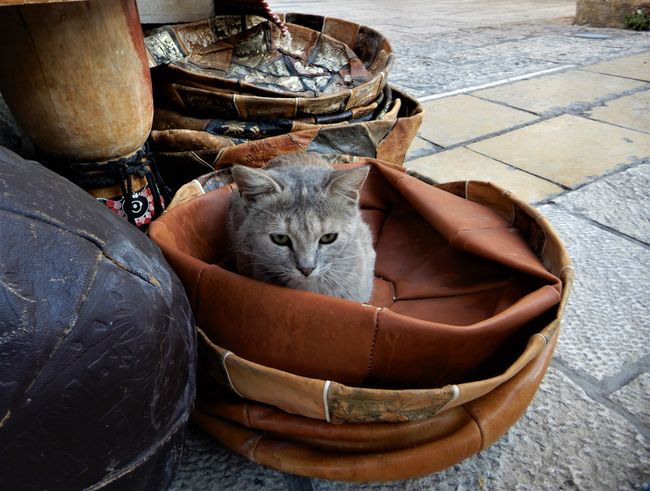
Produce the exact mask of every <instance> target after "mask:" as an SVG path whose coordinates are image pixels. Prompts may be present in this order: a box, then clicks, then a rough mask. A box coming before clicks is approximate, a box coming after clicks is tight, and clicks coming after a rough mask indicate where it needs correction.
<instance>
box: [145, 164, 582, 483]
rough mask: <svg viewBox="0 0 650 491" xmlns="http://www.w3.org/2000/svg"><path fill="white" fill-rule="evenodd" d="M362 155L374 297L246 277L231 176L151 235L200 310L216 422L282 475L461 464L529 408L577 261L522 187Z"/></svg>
mask: <svg viewBox="0 0 650 491" xmlns="http://www.w3.org/2000/svg"><path fill="white" fill-rule="evenodd" d="M356 160H357V163H356V164H351V165H370V166H371V171H370V174H369V178H368V180H367V182H366V184H365V185H364V188H363V190H362V196H361V207H362V210H363V214H364V218H365V220H366V221H367V223H368V224H369V225H370V227H371V229H372V231H373V236H374V237H375V247H376V251H377V263H376V269H375V275H376V278H375V290H374V294H373V298H372V300H371V302H370V303H369V304H367V305H364V304H358V303H355V302H350V301H347V300H342V299H337V298H332V297H326V296H322V295H317V294H313V293H309V292H301V291H295V290H290V289H286V288H282V287H278V286H274V285H268V284H264V283H260V282H257V281H255V280H252V279H249V278H245V277H243V276H240V275H238V274H237V273H236V272H235V271H234V270H233V268H232V265H231V264H230V261H229V259H228V256H227V250H228V240H227V236H226V233H225V223H224V219H225V210H226V207H227V205H228V201H229V198H230V194H231V192H232V191H233V187H232V185H227V186H225V187H221V188H219V189H216V190H214V191H211V192H208V193H206V194H203V195H202V196H200V197H196V198H194V199H190V200H189V201H187V202H185V203H184V204H181V205H179V206H176V207H174V208H173V209H171V210H169V211H168V212H166V213H165V214H164V215H163V216H162V217H161V218H160V219H159V220H157V221H156V222H154V223H153V224H152V227H151V229H150V236H151V237H152V238H153V239H154V240H155V241H156V242H157V243H158V244H159V245H160V247H161V249H162V250H163V253H164V254H165V256H166V257H167V259H168V261H169V262H170V264H171V265H172V267H173V268H174V269H175V270H176V272H177V273H178V275H179V277H180V278H181V281H182V282H183V284H184V285H185V288H186V291H187V293H188V296H189V298H190V302H191V304H192V307H193V310H194V312H195V315H196V319H197V324H198V327H199V332H200V336H199V338H200V343H199V345H200V350H201V351H200V356H199V358H200V360H201V361H200V364H201V367H200V369H199V373H200V377H199V382H200V385H199V402H198V404H197V410H196V412H195V415H194V417H195V419H196V420H197V421H198V422H199V424H200V425H201V426H203V427H204V428H205V429H206V430H207V431H209V432H210V433H212V434H213V435H214V436H215V437H217V438H218V439H220V440H221V441H222V442H224V443H225V444H226V445H227V446H228V447H229V448H231V449H233V450H234V451H236V452H238V453H241V454H242V455H245V456H247V457H248V458H251V459H252V460H255V461H256V462H260V463H262V464H264V465H268V466H271V467H275V468H278V469H280V470H283V471H287V472H294V473H297V474H302V475H309V476H319V477H325V478H330V479H346V480H386V479H399V478H404V477H411V476H415V475H420V474H425V473H430V472H433V471H436V470H440V469H443V468H445V467H447V466H449V465H453V464H454V463H456V462H458V461H459V460H462V459H463V458H466V457H468V456H469V455H471V454H473V453H475V452H477V451H478V450H480V449H481V448H484V447H485V446H487V445H489V444H490V443H491V442H492V441H494V439H496V438H498V436H500V435H501V434H502V433H503V432H505V431H506V430H507V428H508V427H509V426H510V425H511V424H513V423H514V421H516V419H517V418H519V417H520V416H521V414H523V412H524V411H525V409H526V407H527V406H528V404H529V403H530V400H531V399H532V397H533V396H534V394H535V391H536V389H537V386H538V384H539V381H540V380H541V377H542V376H543V374H544V372H545V370H546V367H547V365H548V362H549V360H550V357H551V355H552V351H553V347H554V344H555V342H556V340H557V336H558V332H559V330H558V326H559V318H560V317H561V313H562V311H563V309H564V306H565V305H566V299H567V296H568V292H569V290H570V285H571V281H572V274H573V271H572V268H571V266H570V260H569V258H568V256H567V254H566V251H565V249H564V247H563V245H562V243H561V241H559V239H558V238H557V236H556V235H555V234H554V232H553V230H552V228H551V227H550V225H549V224H548V222H547V221H546V220H545V219H544V218H543V217H542V216H540V215H539V213H538V212H537V211H536V210H534V209H533V208H532V207H530V206H529V205H528V204H526V203H524V202H521V201H520V200H518V199H517V198H515V197H512V196H511V195H510V194H509V193H508V192H505V191H502V190H500V189H499V188H497V187H495V186H493V185H491V184H487V183H481V182H473V181H468V182H456V183H448V184H443V185H439V186H434V185H432V184H431V183H428V182H424V181H423V180H421V179H418V178H416V177H413V176H409V175H407V174H406V173H405V172H404V170H403V169H401V168H398V167H396V166H393V165H388V164H385V163H381V162H378V161H376V160H374V159H364V158H357V159H356ZM347 165H350V164H347ZM237 394H238V395H239V396H242V397H239V398H238V397H237ZM427 401H428V402H427ZM325 420H326V421H325ZM327 421H337V422H339V423H340V424H332V423H329V422H327ZM389 421H390V423H389Z"/></svg>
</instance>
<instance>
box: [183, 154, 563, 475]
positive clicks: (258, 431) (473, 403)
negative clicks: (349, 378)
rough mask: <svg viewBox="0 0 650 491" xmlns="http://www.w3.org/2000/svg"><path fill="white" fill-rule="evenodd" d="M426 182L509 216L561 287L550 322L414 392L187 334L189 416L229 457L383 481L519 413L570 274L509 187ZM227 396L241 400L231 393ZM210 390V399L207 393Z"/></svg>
mask: <svg viewBox="0 0 650 491" xmlns="http://www.w3.org/2000/svg"><path fill="white" fill-rule="evenodd" d="M363 160H364V159H363V158H360V159H358V161H363ZM368 160H372V159H368ZM411 174H413V173H411ZM416 177H419V178H421V179H422V180H425V181H426V180H427V179H426V178H423V177H422V176H419V175H417V174H416ZM200 181H201V179H199V180H198V181H195V182H194V183H193V186H194V187H195V188H194V189H193V190H189V189H188V195H187V196H185V197H186V198H189V199H191V198H192V197H194V196H193V195H194V194H195V193H196V194H201V193H202V192H203V186H202V184H203V185H205V186H206V188H207V187H209V183H205V182H203V183H202V182H200ZM432 184H435V183H432ZM197 185H198V188H200V189H197V188H196V186H197ZM436 186H437V187H439V188H441V189H444V190H446V191H448V192H451V193H453V194H456V195H458V196H461V197H464V198H465V199H470V200H472V201H475V202H478V203H481V204H483V205H485V206H488V207H490V208H492V209H493V210H495V211H497V212H498V213H499V214H501V215H502V216H504V217H507V218H508V219H509V220H511V221H512V223H513V224H514V225H515V226H517V227H518V228H520V229H521V230H524V231H525V232H526V233H524V236H525V237H526V240H527V243H528V245H529V246H530V247H531V249H532V250H533V251H535V253H536V255H537V256H538V257H540V258H541V260H542V262H543V264H544V267H545V268H546V269H547V270H548V271H550V272H551V273H553V274H554V275H556V276H557V277H559V278H560V280H561V282H562V296H561V299H560V303H559V305H558V306H557V309H556V311H555V313H554V315H553V318H552V319H550V321H549V322H548V324H546V325H545V326H544V327H543V328H541V329H540V330H539V332H537V333H534V334H532V335H531V337H530V338H529V340H528V344H527V346H526V347H525V348H524V349H523V350H522V353H521V354H520V355H519V356H518V358H517V359H516V360H515V361H514V362H513V363H512V364H511V365H510V366H509V367H508V368H507V369H506V370H505V371H504V372H502V373H500V374H499V375H497V376H494V377H492V378H489V379H485V380H478V381H475V382H468V383H461V384H457V385H449V386H444V387H440V388H432V389H420V390H408V389H407V390H378V389H365V388H360V387H348V386H344V385H342V384H337V383H334V382H329V383H328V382H327V381H323V380H317V379H310V378H307V377H300V376H296V375H293V374H290V373H287V372H283V371H280V370H276V369H272V368H269V367H266V366H262V365H259V364H256V363H253V362H251V361H249V360H245V359H242V358H241V357H239V356H237V355H236V354H234V353H230V352H228V351H226V350H224V349H222V348H220V347H219V346H216V345H214V344H213V343H211V342H210V341H209V340H208V339H207V338H206V336H205V335H203V333H202V332H201V331H199V341H200V342H199V345H200V349H201V350H202V351H203V353H202V355H203V356H200V359H201V362H202V364H203V365H202V367H201V369H200V375H201V376H202V377H204V378H205V379H207V382H208V386H210V388H211V389H210V390H209V391H206V392H203V393H201V392H200V395H199V399H198V401H197V406H196V409H195V411H194V413H193V419H194V420H195V421H196V422H197V423H198V424H199V425H200V426H201V427H202V428H203V429H204V430H206V431H207V432H208V433H210V434H211V435H212V436H214V437H215V438H217V439H218V440H220V441H221V442H222V443H223V444H224V445H225V446H226V447H228V448H229V449H231V450H232V451H233V452H236V453H238V454H241V455H243V456H245V457H247V458H248V459H250V460H252V461H254V462H257V463H259V464H262V465H265V466H269V467H272V468H275V469H278V470H281V471H284V472H290V473H294V474H298V475H304V476H311V477H320V478H325V479H341V480H350V481H355V480H357V481H386V480H395V479H404V478H411V477H415V476H418V475H424V474H429V473H431V472H437V471H440V470H442V469H445V468H447V467H449V466H451V465H454V464H455V463H457V462H459V461H461V460H463V459H465V458H467V457H469V456H471V455H473V454H474V453H476V452H478V451H480V450H482V449H484V448H486V447H487V446H489V445H490V444H491V443H492V442H494V441H495V440H496V439H497V438H498V437H500V436H501V435H502V434H503V433H505V432H506V431H507V430H508V428H509V427H510V426H511V425H512V424H513V423H514V422H516V421H517V419H519V418H520V417H521V416H522V415H523V414H524V412H525V411H526V408H527V407H528V405H529V404H530V402H531V400H532V399H533V397H534V395H535V393H536V391H537V387H538V386H539V383H540V382H541V379H542V377H543V376H544V373H545V372H546V368H547V367H548V364H549V362H550V359H551V357H552V353H553V349H554V347H555V344H556V342H557V337H558V335H559V323H560V318H561V316H562V313H563V311H564V308H565V307H566V303H567V300H568V295H569V291H570V289H571V285H572V281H573V268H572V266H571V261H570V259H569V257H568V254H567V252H566V250H565V248H564V246H563V244H562V242H561V241H560V239H559V238H558V236H557V235H556V234H555V232H554V231H553V229H552V227H551V226H550V224H549V222H548V220H546V218H544V217H543V216H542V215H541V214H540V213H539V212H538V211H537V210H535V209H534V208H533V207H531V206H530V205H529V204H528V203H526V202H523V201H520V200H519V199H517V198H516V197H513V196H512V195H511V194H510V193H509V192H507V191H503V190H501V189H500V188H498V187H496V186H494V185H492V184H490V183H483V182H476V181H458V182H451V183H445V184H436ZM228 393H230V395H229V394H228ZM232 393H237V394H239V395H240V396H242V398H235V399H234V400H233V396H232ZM213 395H216V398H215V399H216V402H215V400H208V399H207V397H210V398H211V396H213ZM323 396H324V397H323ZM328 421H330V422H332V423H338V424H331V423H330V422H328Z"/></svg>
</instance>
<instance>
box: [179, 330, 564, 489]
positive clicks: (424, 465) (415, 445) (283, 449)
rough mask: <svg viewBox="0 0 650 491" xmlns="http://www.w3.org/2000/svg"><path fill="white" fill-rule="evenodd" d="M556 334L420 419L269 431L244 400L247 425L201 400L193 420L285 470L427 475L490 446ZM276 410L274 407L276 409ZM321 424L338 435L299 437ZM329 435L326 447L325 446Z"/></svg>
mask: <svg viewBox="0 0 650 491" xmlns="http://www.w3.org/2000/svg"><path fill="white" fill-rule="evenodd" d="M554 323H555V322H554ZM558 333H559V330H557V329H555V331H554V333H553V335H552V337H551V339H550V341H549V344H548V345H547V346H546V347H545V349H543V350H542V352H541V353H540V356H537V357H535V358H533V359H532V360H531V361H530V362H528V364H527V365H526V366H525V367H524V368H523V369H522V370H521V371H520V372H519V373H518V374H517V375H515V376H514V377H512V378H511V379H510V380H508V381H507V382H505V383H503V384H502V385H500V386H498V387H497V388H496V389H494V390H493V391H492V392H490V393H488V394H486V395H484V396H482V397H479V398H477V399H475V400H473V401H469V402H467V403H465V404H463V405H462V406H458V407H456V408H454V409H451V410H449V411H444V412H442V413H440V414H438V415H436V416H433V417H431V418H429V419H426V420H422V421H419V422H409V423H397V424H394V423H393V424H382V423H375V424H339V425H336V424H328V423H320V422H318V421H312V422H310V421H308V420H307V418H302V419H303V420H304V421H302V422H301V421H300V419H301V418H299V417H294V418H293V420H292V421H291V420H290V422H289V423H287V424H285V425H284V426H280V425H278V424H277V422H276V421H274V423H275V424H274V426H275V429H274V431H273V432H271V433H270V432H269V428H268V427H265V426H264V424H263V423H262V424H260V422H259V421H255V420H254V419H252V415H254V414H255V411H253V410H252V409H253V408H251V407H249V406H250V405H249V404H246V403H244V404H241V407H240V412H243V413H245V415H246V416H245V417H246V423H247V424H241V422H237V421H236V420H233V418H232V417H230V418H229V417H228V416H229V415H228V416H225V417H224V415H223V412H224V411H223V410H220V408H218V407H215V405H206V404H201V403H200V402H199V405H198V408H197V409H195V411H194V412H193V414H192V418H193V420H194V421H195V422H196V423H197V424H199V426H201V427H202V428H203V429H204V430H205V431H206V432H208V433H209V434H210V435H212V436H213V437H215V438H216V439H217V440H219V441H221V442H222V443H223V444H224V445H225V446H226V447H227V448H229V449H230V450H231V451H233V452H235V453H238V454H240V455H242V456H244V457H246V458H248V459H249V460H251V461H253V462H256V463H258V464H261V465H264V466H268V467H271V468H274V469H277V470H280V471H283V472H289V473H292V474H297V475H302V476H309V477H318V478H323V479H338V480H346V481H389V480H396V479H407V478H412V477H416V476H421V475H426V474H430V473H432V472H438V471H441V470H443V469H446V468H447V467H450V466H452V465H454V464H456V463H458V462H460V461H461V460H464V459H466V458H468V457H470V456H472V455H473V454H475V453H477V452H479V451H481V450H483V449H485V448H487V447H488V446H489V445H490V444H492V443H493V442H494V441H495V440H496V439H497V438H499V437H500V436H501V435H503V434H504V433H505V432H506V431H507V430H508V428H509V427H510V426H512V425H513V424H514V423H515V422H516V421H517V420H518V419H519V418H520V417H521V416H522V415H523V414H524V412H525V411H526V408H527V407H528V405H529V404H530V402H531V401H532V399H533V397H534V396H535V393H536V391H537V387H538V386H539V383H540V382H541V380H542V377H543V376H544V374H545V372H546V368H547V367H548V364H549V362H550V360H551V357H552V354H553V349H554V347H555V343H556V341H557V337H558ZM281 412H282V411H280V410H275V413H276V414H279V413H281ZM214 413H218V415H217V414H214ZM449 420H451V421H452V422H453V424H450V423H449ZM319 425H320V426H319ZM322 425H325V427H326V429H327V428H329V429H331V430H332V431H331V433H335V434H334V435H332V437H333V438H329V439H327V438H324V437H323V435H322V433H327V431H321V432H320V433H321V434H320V435H319V436H320V438H313V437H312V438H310V437H305V436H302V435H300V436H297V435H296V434H297V433H299V431H296V430H301V429H302V430H304V429H305V428H313V429H315V430H318V429H321V430H322V429H323V428H322ZM450 427H451V428H450ZM446 429H449V431H445V430H446ZM314 433H318V431H314ZM346 433H353V434H355V436H356V438H357V441H358V442H360V444H358V445H356V447H355V446H354V445H349V444H348V445H347V446H346V445H345V444H341V443H340V442H342V441H343V442H344V443H345V434H346ZM377 433H381V437H382V438H383V442H384V443H383V445H382V443H381V442H380V443H378V444H377V443H374V442H373V440H375V441H376V440H377V438H376V434H377ZM328 440H329V441H330V445H327V444H323V442H327V441H328ZM332 441H334V442H336V441H338V442H339V444H338V445H336V444H331V442H332Z"/></svg>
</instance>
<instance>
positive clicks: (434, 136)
mask: <svg viewBox="0 0 650 491" xmlns="http://www.w3.org/2000/svg"><path fill="white" fill-rule="evenodd" d="M423 107H424V111H425V113H424V114H425V116H424V120H423V121H422V126H421V128H420V134H421V135H422V136H423V137H424V138H426V139H427V140H429V141H432V142H433V143H435V144H437V145H440V146H442V147H449V146H451V145H454V144H457V143H462V142H465V141H468V140H472V139H474V138H477V137H479V136H481V135H486V134H488V133H496V132H498V131H503V130H505V129H508V128H512V127H514V126H518V125H521V124H524V123H529V122H531V121H534V120H535V119H536V116H534V115H532V114H530V113H527V112H524V111H519V110H517V109H511V108H508V107H504V106H502V105H500V104H494V103H492V102H487V101H483V100H481V99H478V98H476V97H471V96H468V95H457V96H453V97H445V98H442V99H438V100H434V101H430V102H425V103H424V104H423Z"/></svg>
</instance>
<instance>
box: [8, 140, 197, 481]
mask: <svg viewBox="0 0 650 491" xmlns="http://www.w3.org/2000/svg"><path fill="white" fill-rule="evenodd" d="M0 230H1V232H0V482H2V484H1V485H0V487H2V488H3V489H65V490H69V489H82V488H87V487H91V486H95V487H97V488H102V487H108V488H114V489H127V488H132V489H136V488H137V489H145V488H146V489H156V488H162V487H165V486H167V485H168V484H169V483H170V482H171V480H172V479H173V476H174V473H175V470H176V468H177V466H178V463H179V460H180V452H181V449H182V439H183V431H184V427H185V424H186V421H187V418H188V416H189V411H190V408H191V405H192V403H193V397H194V389H195V387H194V372H195V365H196V359H195V358H196V354H195V349H196V347H195V335H194V331H193V327H194V324H193V316H192V312H191V310H190V307H189V305H188V302H187V299H186V296H185V293H184V291H183V287H182V285H181V284H180V282H179V280H178V278H177V277H176V275H175V274H174V272H173V271H172V270H171V269H170V268H169V266H168V265H167V263H166V262H165V260H164V258H163V257H162V255H161V253H160V251H159V249H158V248H157V247H156V246H155V244H153V243H152V242H151V241H150V240H149V239H148V238H147V237H146V236H145V235H144V234H143V233H142V232H140V231H139V230H137V229H136V228H135V227H133V226H131V225H129V224H128V223H127V222H126V221H124V220H123V219H121V218H119V217H118V216H116V215H115V214H113V213H112V212H110V211H109V210H107V209H106V208H105V207H104V206H103V205H101V204H99V203H97V202H96V201H95V200H94V199H93V198H92V197H91V196H89V195H88V194H87V193H85V192H84V191H83V190H81V189H80V188H78V187H76V186H74V185H72V184H71V183H70V182H68V181H66V180H64V179H63V178H61V177H60V176H58V175H56V174H54V173H52V172H50V171H49V170H47V169H45V168H44V167H42V166H41V165H40V164H38V163H36V162H31V161H26V160H23V159H21V158H20V157H19V156H17V155H16V154H13V153H12V152H10V151H8V150H6V149H4V148H0Z"/></svg>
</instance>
